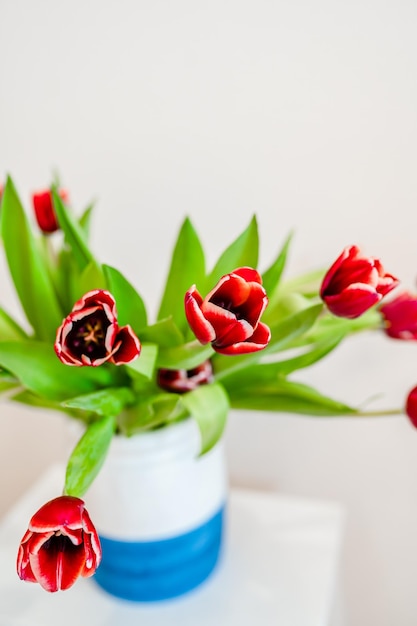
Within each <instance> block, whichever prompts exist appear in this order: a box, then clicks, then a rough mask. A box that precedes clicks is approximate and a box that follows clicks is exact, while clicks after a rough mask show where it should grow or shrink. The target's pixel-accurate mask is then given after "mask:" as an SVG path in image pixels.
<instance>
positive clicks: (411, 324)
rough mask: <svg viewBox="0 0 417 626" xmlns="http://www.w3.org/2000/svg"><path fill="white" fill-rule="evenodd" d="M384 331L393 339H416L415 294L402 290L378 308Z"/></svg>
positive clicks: (416, 308) (416, 309) (416, 314)
mask: <svg viewBox="0 0 417 626" xmlns="http://www.w3.org/2000/svg"><path fill="white" fill-rule="evenodd" d="M380 311H381V313H382V315H383V318H384V321H385V332H386V333H387V335H389V336H390V337H393V338H394V339H415V340H417V295H413V294H411V293H408V292H407V291H404V292H403V293H401V294H399V295H398V296H397V297H396V298H394V299H393V300H391V301H390V302H387V303H386V304H384V306H382V307H381V308H380Z"/></svg>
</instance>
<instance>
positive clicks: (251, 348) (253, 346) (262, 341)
mask: <svg viewBox="0 0 417 626" xmlns="http://www.w3.org/2000/svg"><path fill="white" fill-rule="evenodd" d="M270 339H271V331H270V329H269V327H268V326H267V325H266V324H263V323H262V322H259V324H258V326H257V328H256V330H255V332H254V333H253V335H252V336H251V337H249V339H247V340H246V341H242V342H240V343H234V344H232V345H230V346H225V347H221V348H217V347H215V346H214V345H213V348H214V350H216V352H218V353H219V354H227V355H239V354H249V353H251V352H258V351H259V350H263V349H264V348H266V346H267V345H268V343H269V341H270Z"/></svg>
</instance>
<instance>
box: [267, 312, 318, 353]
mask: <svg viewBox="0 0 417 626" xmlns="http://www.w3.org/2000/svg"><path fill="white" fill-rule="evenodd" d="M322 311H323V303H319V304H313V306H309V307H307V308H305V309H303V310H302V311H299V312H298V313H295V315H292V316H291V317H288V318H286V319H284V320H282V321H280V322H278V323H277V324H275V325H271V341H270V342H269V344H268V345H267V347H266V348H265V350H263V355H265V354H271V353H273V352H277V351H278V350H282V349H283V348H287V347H288V346H289V345H290V344H291V342H292V341H293V340H294V339H297V338H298V337H300V336H301V335H303V334H304V333H306V332H307V331H308V330H309V329H310V328H311V327H312V326H313V324H314V323H315V322H316V320H317V318H318V316H319V315H320V313H321V312H322Z"/></svg>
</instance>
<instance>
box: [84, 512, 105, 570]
mask: <svg viewBox="0 0 417 626" xmlns="http://www.w3.org/2000/svg"><path fill="white" fill-rule="evenodd" d="M83 529H84V534H85V545H86V546H88V551H89V555H87V557H86V568H87V569H88V570H89V569H90V568H91V567H94V569H96V568H97V567H98V566H99V565H100V561H101V544H100V539H99V536H98V533H97V530H96V528H95V526H94V524H93V522H92V521H91V518H90V516H89V514H88V512H87V511H86V509H84V512H83ZM90 556H91V558H92V561H93V562H92V565H90V563H89V562H88V561H89V559H90ZM86 575H87V574H83V576H86ZM88 575H90V574H88Z"/></svg>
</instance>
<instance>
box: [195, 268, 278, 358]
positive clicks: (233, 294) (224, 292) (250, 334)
mask: <svg viewBox="0 0 417 626" xmlns="http://www.w3.org/2000/svg"><path fill="white" fill-rule="evenodd" d="M267 304H268V297H267V295H266V292H265V289H264V288H263V287H262V279H261V277H260V275H259V274H258V272H257V271H256V270H255V269H252V268H251V267H240V268H238V269H236V270H234V271H233V272H231V273H230V274H226V275H225V276H223V277H222V278H221V279H220V280H219V282H218V283H217V285H216V286H215V287H214V289H212V290H211V291H210V293H209V294H208V295H207V296H206V297H205V298H203V297H202V296H201V295H200V293H199V292H198V291H197V289H196V286H195V285H194V286H193V287H191V288H190V289H189V290H188V291H187V293H186V294H185V314H186V317H187V320H188V323H189V324H190V327H191V330H192V331H193V333H194V334H195V336H196V337H197V339H198V340H199V341H200V343H202V344H206V343H209V342H210V343H211V345H212V346H213V349H214V350H215V351H216V352H220V353H221V354H246V353H249V352H256V351H257V350H262V349H263V348H265V347H266V346H267V345H268V343H269V340H270V338H271V333H270V330H269V328H268V326H267V325H266V324H263V323H262V322H260V321H259V320H260V317H261V315H262V313H263V312H264V310H265V307H266V306H267Z"/></svg>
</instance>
